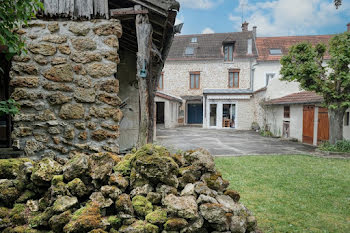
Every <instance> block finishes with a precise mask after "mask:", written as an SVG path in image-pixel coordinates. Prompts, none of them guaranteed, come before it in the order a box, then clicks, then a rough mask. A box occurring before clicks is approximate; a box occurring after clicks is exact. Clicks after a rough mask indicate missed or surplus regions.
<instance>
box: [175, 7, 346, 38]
mask: <svg viewBox="0 0 350 233" xmlns="http://www.w3.org/2000/svg"><path fill="white" fill-rule="evenodd" d="M178 1H179V2H180V3H181V10H180V12H179V14H178V17H177V23H181V22H183V23H184V27H183V29H182V34H200V33H213V32H232V31H240V30H241V28H240V27H241V24H242V8H243V12H244V20H246V21H247V22H248V23H249V30H251V28H252V26H257V27H258V29H257V31H258V36H282V35H284V36H292V35H315V34H336V33H341V32H344V31H345V30H346V24H347V23H350V1H349V0H343V5H342V6H341V7H340V8H339V9H338V10H336V9H335V7H334V5H333V0H178Z"/></svg>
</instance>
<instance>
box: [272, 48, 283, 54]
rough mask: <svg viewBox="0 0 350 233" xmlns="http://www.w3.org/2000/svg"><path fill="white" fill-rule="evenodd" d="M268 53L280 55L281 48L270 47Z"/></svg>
mask: <svg viewBox="0 0 350 233" xmlns="http://www.w3.org/2000/svg"><path fill="white" fill-rule="evenodd" d="M270 54H271V55H282V50H281V49H270Z"/></svg>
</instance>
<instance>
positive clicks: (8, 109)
mask: <svg viewBox="0 0 350 233" xmlns="http://www.w3.org/2000/svg"><path fill="white" fill-rule="evenodd" d="M19 109H20V108H19V104H18V103H17V102H16V101H15V100H13V99H9V100H6V101H0V116H2V115H12V116H14V115H16V114H17V113H18V112H19Z"/></svg>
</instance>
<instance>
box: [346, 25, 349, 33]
mask: <svg viewBox="0 0 350 233" xmlns="http://www.w3.org/2000/svg"><path fill="white" fill-rule="evenodd" d="M346 26H348V32H350V23H348V24H347V25H346Z"/></svg>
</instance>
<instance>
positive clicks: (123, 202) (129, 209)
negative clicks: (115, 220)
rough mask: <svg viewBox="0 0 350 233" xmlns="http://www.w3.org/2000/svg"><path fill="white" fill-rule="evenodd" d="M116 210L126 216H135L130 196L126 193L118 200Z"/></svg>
mask: <svg viewBox="0 0 350 233" xmlns="http://www.w3.org/2000/svg"><path fill="white" fill-rule="evenodd" d="M115 208H116V209H117V211H119V212H122V213H125V214H131V215H133V214H134V208H133V204H132V202H131V199H130V196H129V195H128V194H125V193H124V194H122V195H120V196H119V198H118V200H117V201H116V202H115Z"/></svg>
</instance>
